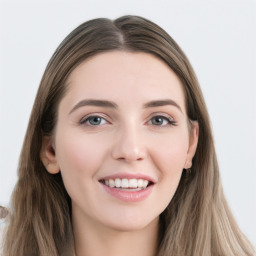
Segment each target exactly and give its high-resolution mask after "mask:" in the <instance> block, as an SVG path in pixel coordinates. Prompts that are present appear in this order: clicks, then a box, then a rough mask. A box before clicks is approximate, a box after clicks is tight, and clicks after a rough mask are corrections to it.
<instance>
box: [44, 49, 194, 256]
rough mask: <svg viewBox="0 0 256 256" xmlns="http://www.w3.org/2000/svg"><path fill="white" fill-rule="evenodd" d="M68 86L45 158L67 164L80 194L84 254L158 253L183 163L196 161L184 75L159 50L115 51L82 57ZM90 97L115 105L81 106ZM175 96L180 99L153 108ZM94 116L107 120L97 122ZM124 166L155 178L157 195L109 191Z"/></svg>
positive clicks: (77, 229) (76, 220) (75, 196)
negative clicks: (130, 196)
mask: <svg viewBox="0 0 256 256" xmlns="http://www.w3.org/2000/svg"><path fill="white" fill-rule="evenodd" d="M67 85H68V91H67V93H66V95H65V96H64V98H63V99H62V101H61V102H60V105H59V108H58V121H57V125H56V129H55V134H54V136H52V137H45V138H44V142H43V147H42V152H41V159H42V161H43V163H44V165H45V167H46V168H47V170H48V171H49V172H50V173H52V174H54V173H57V172H59V171H61V175H62V178H63V181H64V185H65V187H66V189H67V192H68V193H69V195H70V197H71V199H72V222H73V228H74V238H75V247H76V255H77V256H80V255H83V256H85V255H86V256H87V255H88V256H93V255H97V256H98V255H111V256H115V255H123V256H125V255H141V256H143V255H145V256H151V255H152V256H153V255H155V252H156V248H157V236H158V222H159V215H160V213H161V212H163V211H164V209H165V208H166V207H167V205H168V204H169V202H170V201H171V199H172V197H173V195H174V193H175V191H176V189H177V186H178V184H179V181H180V177H181V174H182V170H183V169H184V168H185V169H186V168H190V167H191V164H192V158H193V156H194V154H195V151H196V146H197V141H198V124H197V122H193V123H192V126H189V125H188V123H189V121H188V118H187V115H186V109H185V98H184V93H183V89H182V84H181V82H180V80H179V79H178V77H177V76H176V75H175V73H174V72H173V71H172V70H171V69H170V68H169V67H168V66H167V65H166V64H165V63H164V62H162V61H161V60H159V59H158V58H156V57H155V56H153V55H150V54H147V53H129V52H121V51H114V52H108V53H101V54H99V55H96V56H94V57H92V58H90V59H89V60H86V61H85V62H83V63H82V64H80V65H79V66H78V67H77V68H76V69H75V70H74V71H73V72H72V73H71V75H70V76H69V78H68V81H67ZM88 99H97V100H107V101H111V102H113V103H114V104H115V108H112V107H106V106H92V105H83V106H81V104H80V106H79V105H77V104H78V103H79V102H81V101H83V100H88ZM167 99H168V100H172V101H174V102H175V103H176V104H177V106H175V105H173V104H172V105H169V104H168V105H163V106H151V107H145V104H147V103H148V102H151V101H158V100H167ZM88 115H90V116H98V117H100V118H99V119H97V120H98V121H99V122H98V123H97V124H96V125H95V123H93V125H92V123H90V122H91V121H93V120H94V119H93V118H91V119H88ZM157 116H158V117H159V116H160V119H157ZM168 119H169V120H171V122H175V125H174V124H173V123H169V122H168ZM120 173H121V174H122V173H126V174H127V173H128V174H136V173H140V174H145V175H147V176H149V177H151V178H152V179H153V180H154V182H155V183H154V185H153V190H152V192H151V194H150V195H149V196H148V197H147V198H146V199H144V200H143V201H140V202H124V201H122V200H120V199H118V198H115V197H113V196H112V195H110V194H108V193H106V191H105V190H104V189H102V184H101V183H100V182H99V179H101V178H102V177H106V176H109V175H115V174H120Z"/></svg>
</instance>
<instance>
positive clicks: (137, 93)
mask: <svg viewBox="0 0 256 256" xmlns="http://www.w3.org/2000/svg"><path fill="white" fill-rule="evenodd" d="M67 84H68V92H67V95H66V97H68V98H69V100H70V102H71V101H78V100H82V99H83V98H84V97H86V98H104V99H111V100H113V101H116V102H118V101H120V102H125V100H126V99H132V100H133V102H134V103H135V102H136V101H148V100H154V99H157V98H159V99H163V98H171V99H175V100H177V101H178V102H179V104H180V105H181V107H182V108H184V109H185V107H184V105H185V102H184V93H183V88H182V87H183V86H182V84H181V81H180V80H179V78H178V77H177V75H176V74H175V73H174V72H173V71H172V69H171V68H170V67H169V66H168V65H167V64H166V63H164V62H163V61H162V60H160V59H159V58H157V57H155V56H154V55H151V54H148V53H143V52H136V53H134V52H125V51H113V52H106V53H100V54H98V55H96V56H94V57H92V58H90V59H87V60H85V61H84V62H83V63H81V64H80V65H79V66H78V67H77V68H76V69H75V70H74V71H73V72H72V73H71V74H70V76H69V78H68V80H67Z"/></svg>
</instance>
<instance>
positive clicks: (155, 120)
mask: <svg viewBox="0 0 256 256" xmlns="http://www.w3.org/2000/svg"><path fill="white" fill-rule="evenodd" d="M153 123H155V124H162V123H163V118H161V117H155V119H154V121H153Z"/></svg>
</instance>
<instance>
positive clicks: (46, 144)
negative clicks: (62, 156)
mask: <svg viewBox="0 0 256 256" xmlns="http://www.w3.org/2000/svg"><path fill="white" fill-rule="evenodd" d="M40 158H41V161H42V163H43V165H44V166H45V168H46V170H47V171H48V172H49V173H51V174H56V173H58V172H59V171H60V168H59V165H58V163H57V159H56V155H55V149H54V146H53V143H52V137H50V136H44V137H43V141H42V148H41V152H40Z"/></svg>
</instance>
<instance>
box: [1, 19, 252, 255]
mask: <svg viewBox="0 0 256 256" xmlns="http://www.w3.org/2000/svg"><path fill="white" fill-rule="evenodd" d="M114 50H119V51H131V52H147V53H150V54H153V55H155V56H156V57H158V58H159V59H161V60H162V61H164V62H165V63H166V64H167V65H169V67H170V68H171V69H172V70H173V71H174V72H175V73H176V75H177V76H178V77H179V79H180V80H181V82H182V85H183V89H184V93H185V99H186V109H187V115H188V117H189V119H190V120H191V121H193V120H197V121H198V123H199V129H200V135H199V141H198V148H197V152H196V154H195V157H194V159H193V167H192V168H191V173H190V174H186V173H185V172H184V173H183V174H182V177H181V180H180V184H179V186H178V189H177V191H176V193H175V195H174V197H173V199H172V201H171V202H170V204H169V205H168V207H167V208H166V209H165V210H164V212H163V213H162V214H161V216H160V226H161V232H160V234H161V235H160V237H159V248H158V254H157V256H170V255H172V256H191V255H193V256H199V255H200V256H201V255H203V256H208V255H209V256H220V255H221V256H253V255H254V253H255V251H254V249H253V247H252V245H251V244H250V242H249V241H248V240H247V238H246V237H245V236H244V234H243V233H242V232H241V231H240V229H239V227H238V226H237V224H236V222H235V220H234V218H233V216H232V214H231V212H230V210H229V207H228V204H227V202H226V200H225V197H224V195H223V190H222V186H221V181H220V177H219V169H218V163H217V159H216V153H215V149H214V143H213V137H212V132H211V127H210V121H209V117H208V112H207V108H206V105H205V102H204V98H203V96H202V92H201V89H200V87H199V84H198V81H197V78H196V75H195V73H194V71H193V69H192V67H191V65H190V63H189V61H188V59H187V58H186V56H185V54H184V53H183V51H182V50H181V49H180V47H179V46H178V45H177V43H176V42H175V41H174V40H173V39H172V38H171V37H170V36H169V35H168V34H167V33H166V32H165V31H164V30H163V29H162V28H160V27H159V26H157V25H156V24H154V23H153V22H151V21H149V20H147V19H144V18H142V17H138V16H123V17H120V18H118V19H116V20H114V21H112V20H109V19H104V18H99V19H94V20H90V21H88V22H85V23H83V24H81V25H80V26H79V27H77V28H76V29H75V30H73V31H72V32H71V33H70V34H69V35H68V36H67V37H66V38H65V39H64V41H63V42H62V43H61V44H60V46H59V47H58V48H57V50H56V51H55V53H54V54H53V56H52V58H51V60H50V61H49V63H48V65H47V67H46V70H45V72H44V74H43V77H42V80H41V83H40V87H39V89H38V92H37V96H36V99H35V102H34V106H33V110H32V113H31V116H30V120H29V124H28V128H27V132H26V136H25V139H24V144H23V148H22V152H21V155H20V160H19V166H18V182H17V184H16V186H15V189H14V191H13V194H12V199H11V213H10V214H9V220H8V222H9V223H8V227H7V230H6V233H5V236H4V241H3V256H17V255H19V256H45V255H49V256H65V255H67V256H70V255H74V241H73V233H72V223H71V200H70V197H69V195H68V194H67V192H66V190H65V187H64V184H63V181H62V178H61V175H60V174H55V175H52V174H49V173H48V172H47V171H46V169H45V167H44V165H43V164H42V163H41V160H40V150H41V146H42V138H43V136H45V135H52V134H53V132H54V127H55V124H56V121H57V109H58V105H59V102H60V101H61V99H62V98H63V96H64V94H65V92H66V88H67V85H66V80H67V78H68V76H69V74H70V73H71V72H72V71H73V70H74V69H75V68H76V67H77V66H78V65H79V64H80V63H81V62H83V61H84V60H86V59H87V58H89V57H92V56H94V55H96V54H98V53H101V52H107V51H114Z"/></svg>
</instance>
